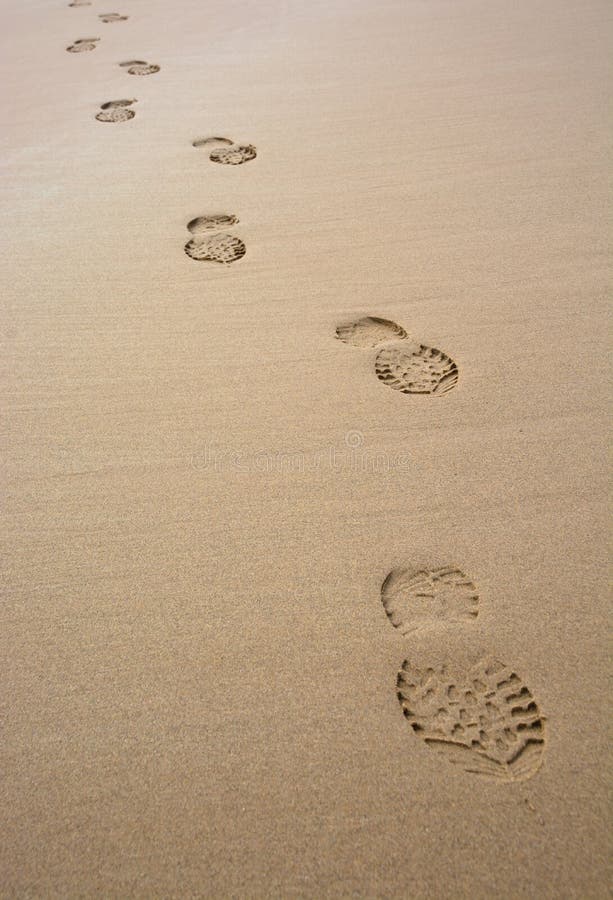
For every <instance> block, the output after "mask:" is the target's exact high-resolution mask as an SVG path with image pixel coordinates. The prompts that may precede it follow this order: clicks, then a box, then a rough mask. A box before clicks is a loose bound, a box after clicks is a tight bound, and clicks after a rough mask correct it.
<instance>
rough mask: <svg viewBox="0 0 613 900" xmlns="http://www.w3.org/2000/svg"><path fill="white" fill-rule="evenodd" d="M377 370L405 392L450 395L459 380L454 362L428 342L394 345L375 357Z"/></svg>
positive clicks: (377, 372)
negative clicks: (428, 345) (426, 344)
mask: <svg viewBox="0 0 613 900" xmlns="http://www.w3.org/2000/svg"><path fill="white" fill-rule="evenodd" d="M375 372H376V374H377V378H379V379H380V380H381V381H382V382H383V383H384V384H387V385H389V387H391V388H393V389H394V390H395V391H401V392H402V393H403V394H446V393H447V391H450V390H451V389H452V388H454V387H455V386H456V384H457V383H458V367H457V366H456V364H455V363H454V361H453V360H452V359H451V358H450V357H449V356H447V354H446V353H443V352H442V351H441V350H436V349H435V348H434V347H427V346H425V344H410V343H409V344H393V345H391V346H389V347H384V348H383V349H382V350H380V351H379V353H378V354H377V358H376V359H375Z"/></svg>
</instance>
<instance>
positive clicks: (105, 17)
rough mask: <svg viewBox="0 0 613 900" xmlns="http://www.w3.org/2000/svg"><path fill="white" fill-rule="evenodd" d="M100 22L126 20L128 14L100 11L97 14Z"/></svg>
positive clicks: (107, 22)
mask: <svg viewBox="0 0 613 900" xmlns="http://www.w3.org/2000/svg"><path fill="white" fill-rule="evenodd" d="M98 18H99V19H100V21H101V22H104V23H106V24H109V23H111V22H127V20H128V19H129V18H130V17H129V16H122V15H120V13H102V14H101V15H99V16H98Z"/></svg>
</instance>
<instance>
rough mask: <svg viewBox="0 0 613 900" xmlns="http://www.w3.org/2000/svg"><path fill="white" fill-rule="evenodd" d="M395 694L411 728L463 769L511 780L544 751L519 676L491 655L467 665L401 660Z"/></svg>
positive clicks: (524, 774) (528, 772)
mask: <svg viewBox="0 0 613 900" xmlns="http://www.w3.org/2000/svg"><path fill="white" fill-rule="evenodd" d="M397 695H398V700H399V702H400V705H401V707H402V711H403V713H404V715H405V717H406V719H407V721H408V723H409V725H410V726H411V728H412V729H413V732H414V733H415V734H416V735H417V737H419V738H420V739H421V740H422V741H424V742H425V743H426V744H427V746H428V747H429V748H430V749H431V750H435V751H437V752H438V753H439V754H440V755H442V756H444V757H446V758H447V760H448V761H449V762H450V763H453V764H454V765H458V766H461V767H462V768H463V769H464V770H465V771H467V772H473V773H476V774H479V775H489V776H491V777H494V778H498V779H501V780H502V781H507V782H513V781H522V780H525V779H527V778H530V777H531V776H532V775H534V774H535V773H536V772H537V770H538V769H539V768H540V766H541V763H542V761H543V754H544V751H545V723H544V720H543V717H542V715H541V712H540V710H539V706H538V704H537V702H536V701H535V699H534V697H533V695H532V693H531V691H530V690H529V688H527V687H526V685H525V684H524V682H523V680H522V679H521V678H520V677H519V676H518V675H517V674H516V673H515V672H514V671H513V669H510V668H508V667H507V666H505V665H504V664H503V663H501V662H499V661H498V660H496V659H493V658H488V659H482V660H481V661H480V662H478V663H477V664H476V665H474V666H472V667H471V668H469V669H468V670H467V671H457V670H456V671H454V670H453V667H452V665H451V664H449V665H447V664H445V665H440V666H438V667H435V668H433V667H428V668H423V667H422V668H419V667H417V666H416V665H414V664H413V663H411V662H410V661H409V660H405V661H404V663H403V664H402V668H401V669H400V672H399V673H398V679H397Z"/></svg>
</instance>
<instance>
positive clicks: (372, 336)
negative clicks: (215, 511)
mask: <svg viewBox="0 0 613 900" xmlns="http://www.w3.org/2000/svg"><path fill="white" fill-rule="evenodd" d="M91 5H92V4H91V2H90V0H72V2H70V3H69V6H71V7H81V6H91ZM128 18H129V17H128V16H126V15H123V14H121V13H102V14H100V15H98V19H99V20H100V22H101V23H103V24H114V23H118V22H125V21H126V20H127V19H128ZM99 41H100V38H99V37H86V38H78V39H77V40H75V41H74V42H73V43H72V44H70V45H69V46H68V47H67V48H66V50H67V51H68V52H69V53H84V52H91V51H92V50H95V49H96V47H97V46H98V43H99ZM118 65H119V68H121V69H122V70H123V71H124V72H126V73H127V74H129V75H135V76H145V75H153V74H156V73H157V72H159V71H160V66H159V65H157V64H153V63H149V62H147V61H146V60H138V59H133V60H127V61H125V62H121V63H119V64H118ZM136 102H137V101H136V100H135V99H120V100H109V101H107V102H106V103H102V104H101V105H100V110H99V112H98V113H97V114H96V119H97V121H98V122H103V123H112V124H117V123H122V122H128V121H130V120H131V119H133V118H134V116H135V110H134V109H133V108H132V107H133V106H134V104H135V103H136ZM192 146H193V147H194V148H196V149H198V150H204V151H205V153H207V155H208V159H209V160H210V162H213V163H216V164H219V165H229V166H240V165H244V164H245V163H248V162H251V161H252V160H254V159H255V158H256V157H257V151H256V148H255V147H254V146H253V144H248V143H239V142H235V141H234V140H232V139H231V138H226V137H206V138H198V139H196V140H194V141H193V142H192ZM238 224H239V219H238V217H237V216H236V215H234V214H232V213H209V214H206V215H201V216H198V217H196V218H193V219H192V220H191V221H190V222H188V224H187V230H188V231H189V233H190V235H191V238H190V239H189V240H188V242H187V243H186V244H185V248H184V249H185V253H186V254H187V256H188V257H189V258H190V259H192V260H195V261H198V262H205V261H206V262H212V263H220V264H222V265H229V264H231V263H234V262H236V261H237V260H239V259H242V257H244V256H245V253H246V247H245V244H244V243H243V241H242V240H241V239H240V238H239V237H237V236H236V235H234V234H231V233H230V231H231V230H233V229H234V227H235V226H236V225H238ZM336 338H337V339H338V340H339V341H341V342H342V343H344V344H347V345H348V346H351V347H355V348H358V349H361V350H364V351H367V352H372V353H373V366H374V371H375V374H376V376H377V378H378V379H379V380H380V381H381V382H382V383H383V384H385V385H387V386H388V387H390V388H392V389H393V390H395V391H399V392H401V393H403V394H428V395H436V396H438V395H443V394H447V393H448V392H449V391H451V390H452V389H453V388H455V387H456V386H457V384H458V378H459V373H458V366H457V364H456V363H455V362H454V360H453V359H452V358H451V357H450V356H449V355H448V354H447V353H446V352H444V351H442V350H439V349H437V348H435V347H430V346H428V345H427V344H424V343H421V342H420V341H417V340H414V339H413V338H412V337H410V336H409V334H408V333H407V331H406V330H405V329H404V328H403V327H402V326H401V325H398V324H396V323H395V322H392V321H390V320H389V319H384V318H378V317H376V316H364V317H362V318H360V319H356V320H354V321H351V322H347V323H343V324H341V325H339V326H338V327H337V329H336ZM381 602H382V605H383V609H384V610H385V613H386V615H387V618H388V620H389V622H390V624H391V625H392V626H393V628H394V629H395V630H396V631H397V632H398V633H399V634H400V635H401V636H402V637H407V636H410V635H413V634H415V633H416V632H418V631H420V630H422V629H425V628H428V627H430V626H432V625H433V624H435V623H438V624H442V625H443V626H444V627H453V626H459V625H464V624H466V623H471V622H474V621H475V619H476V618H477V616H478V614H479V594H478V591H477V587H476V585H475V584H474V582H473V580H472V579H471V578H469V577H468V576H467V575H465V574H464V572H462V571H461V570H460V569H459V568H457V567H456V566H453V565H451V566H445V567H439V568H430V569H428V568H421V569H420V568H410V567H409V568H396V569H393V570H392V571H391V572H390V573H389V574H388V575H387V577H386V578H385V580H384V582H383V585H382V587H381ZM397 696H398V701H399V703H400V706H401V708H402V712H403V714H404V716H405V717H406V719H407V721H408V723H409V725H410V727H411V729H412V731H413V733H414V734H415V735H416V737H418V738H420V739H421V740H422V741H423V742H424V743H425V744H426V745H427V747H429V748H430V749H431V750H434V751H436V752H437V753H438V754H439V755H441V756H442V757H444V758H446V759H447V760H448V761H449V762H451V763H453V764H455V765H458V766H461V767H462V768H463V769H464V770H466V771H467V772H472V773H476V774H479V775H485V776H491V777H494V778H498V779H500V780H502V781H508V782H514V781H518V780H522V779H526V778H529V777H530V776H532V775H534V774H535V772H536V771H537V770H538V768H539V767H540V765H541V763H542V758H543V754H544V749H545V724H544V719H543V716H542V714H541V712H540V709H539V706H538V703H537V701H536V700H535V699H534V697H533V695H532V693H531V691H530V690H529V688H528V687H527V686H526V685H525V683H524V681H523V679H522V678H521V677H520V676H519V675H518V674H517V673H516V672H515V671H514V670H513V669H510V668H509V667H508V666H506V665H504V664H503V663H502V662H500V661H499V660H497V659H495V658H494V657H488V658H484V659H481V660H479V661H478V662H477V663H476V664H473V665H471V666H469V667H468V668H467V669H466V670H462V669H461V666H459V667H456V666H454V664H453V661H449V662H446V663H445V664H440V663H439V664H437V665H435V666H432V667H425V668H424V667H423V666H422V667H419V666H418V665H416V664H415V663H414V662H411V661H410V660H409V659H406V660H405V661H404V662H403V663H402V666H401V668H400V671H399V673H398V677H397Z"/></svg>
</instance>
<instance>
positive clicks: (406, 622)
mask: <svg viewBox="0 0 613 900" xmlns="http://www.w3.org/2000/svg"><path fill="white" fill-rule="evenodd" d="M381 602H382V603H383V608H384V609H385V612H386V613H387V617H388V619H389V620H390V622H391V623H392V625H393V626H394V628H397V629H398V630H399V631H400V633H401V634H405V635H406V634H410V633H411V632H414V631H417V630H418V629H420V628H423V627H427V626H429V625H431V624H433V623H434V622H448V623H451V624H453V623H458V622H466V621H472V620H473V619H475V618H476V617H477V615H478V612H479V594H478V592H477V588H476V586H475V584H474V583H473V582H472V581H471V579H470V578H468V576H467V575H465V574H464V572H462V571H461V570H460V569H458V568H457V567H456V566H444V567H442V568H436V569H418V568H397V569H392V571H391V572H390V573H389V575H388V576H387V578H386V579H385V581H384V582H383V585H382V587H381Z"/></svg>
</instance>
